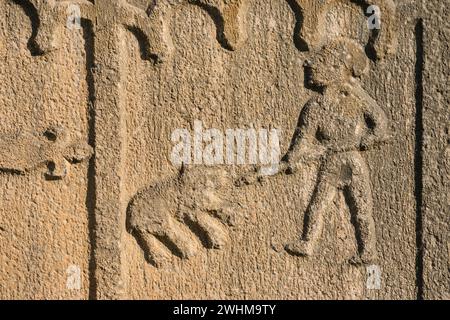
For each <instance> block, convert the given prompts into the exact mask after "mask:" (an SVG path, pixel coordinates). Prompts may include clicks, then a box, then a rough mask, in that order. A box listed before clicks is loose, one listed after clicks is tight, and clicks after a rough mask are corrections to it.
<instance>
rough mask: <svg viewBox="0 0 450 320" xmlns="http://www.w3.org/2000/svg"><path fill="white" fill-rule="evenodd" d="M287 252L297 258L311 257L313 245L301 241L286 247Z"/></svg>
mask: <svg viewBox="0 0 450 320" xmlns="http://www.w3.org/2000/svg"><path fill="white" fill-rule="evenodd" d="M285 249H286V251H287V252H288V253H289V254H292V255H295V256H304V257H309V256H311V255H312V254H313V245H312V243H311V242H308V241H303V240H299V241H296V242H292V243H289V244H287V245H286V246H285Z"/></svg>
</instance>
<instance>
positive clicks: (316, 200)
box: [283, 39, 389, 263]
mask: <svg viewBox="0 0 450 320" xmlns="http://www.w3.org/2000/svg"><path fill="white" fill-rule="evenodd" d="M367 66H368V61H367V57H366V55H365V53H364V51H363V50H362V48H360V46H359V45H358V44H357V43H355V42H354V41H352V40H346V39H340V40H336V41H334V42H333V43H331V44H329V45H328V46H326V47H325V48H324V49H323V50H322V51H320V53H318V54H317V55H316V56H315V58H314V59H313V61H309V62H307V63H306V65H305V67H306V70H307V71H308V72H307V73H308V74H310V82H311V84H312V85H315V86H317V87H320V88H321V89H322V90H323V91H322V92H323V93H322V94H321V95H320V96H318V97H317V98H313V99H312V100H311V101H309V102H308V103H307V105H306V106H305V107H304V109H303V110H302V112H301V115H300V119H299V123H298V127H297V129H296V132H295V134H294V138H293V142H292V145H291V148H290V150H289V151H288V153H287V155H286V156H285V158H284V160H285V162H284V164H283V165H284V166H285V167H287V168H288V170H289V171H291V172H294V171H295V170H296V169H297V168H298V166H301V164H302V163H305V162H306V161H311V160H318V161H319V162H320V169H319V174H318V178H317V185H316V188H315V190H314V193H313V196H312V199H311V202H310V204H309V206H308V209H307V213H306V218H305V224H304V232H303V236H302V239H301V240H299V241H296V242H294V243H291V244H288V245H287V246H286V250H287V251H288V252H290V253H291V254H295V255H304V256H309V255H312V254H313V252H314V249H315V247H316V246H317V242H318V239H319V237H320V235H321V232H322V229H323V225H324V220H325V219H324V218H326V211H327V210H328V207H329V205H330V204H331V203H332V201H333V199H334V197H335V196H336V193H337V191H338V190H342V191H343V192H344V195H345V198H346V203H347V205H348V206H349V208H350V211H351V213H352V216H353V218H354V219H353V220H354V224H355V229H356V238H357V241H358V248H359V250H358V251H359V252H358V255H357V256H355V257H354V258H353V259H352V260H351V261H352V262H354V263H369V262H371V261H372V260H373V259H374V258H375V256H376V248H375V246H376V238H375V223H374V220H373V217H372V210H373V203H372V201H373V200H372V190H371V185H370V181H369V168H368V166H367V163H366V160H365V159H364V158H363V156H362V155H361V151H364V150H366V149H368V148H370V147H371V146H373V145H374V144H375V143H380V142H383V141H386V140H387V139H388V137H389V133H388V120H387V117H386V115H385V113H384V111H383V110H382V109H381V108H380V107H379V106H378V104H377V103H376V101H375V100H374V99H372V98H371V97H370V96H369V95H368V94H367V93H366V92H365V91H364V89H363V88H362V87H361V86H360V84H359V82H358V80H357V77H359V76H361V75H362V74H363V73H364V72H365V71H366V69H367Z"/></svg>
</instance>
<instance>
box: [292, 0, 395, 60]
mask: <svg viewBox="0 0 450 320" xmlns="http://www.w3.org/2000/svg"><path fill="white" fill-rule="evenodd" d="M288 1H289V2H290V3H291V6H295V8H298V9H299V10H300V11H301V13H302V18H303V20H302V22H301V27H300V28H296V33H297V34H296V37H298V38H299V39H301V41H302V42H304V44H306V46H307V47H308V50H309V51H318V50H320V48H322V47H323V46H324V45H326V43H325V41H326V39H327V34H326V32H327V29H326V28H325V27H324V26H325V24H326V15H327V13H328V12H329V11H330V9H331V8H332V7H333V6H336V5H338V4H339V3H348V2H354V3H356V4H358V5H360V6H361V7H362V8H363V9H364V10H366V9H367V8H368V7H369V6H371V5H376V6H378V7H379V9H380V14H381V28H380V29H379V30H377V29H375V30H373V31H372V34H371V36H370V39H369V41H368V44H369V46H370V47H371V49H372V50H373V51H374V54H375V55H376V57H377V58H379V59H382V58H384V57H385V56H386V55H390V54H393V53H395V51H396V44H397V38H396V36H397V27H396V19H397V17H396V5H395V3H394V2H393V1H392V0H356V1H351V0H321V1H318V0H288Z"/></svg>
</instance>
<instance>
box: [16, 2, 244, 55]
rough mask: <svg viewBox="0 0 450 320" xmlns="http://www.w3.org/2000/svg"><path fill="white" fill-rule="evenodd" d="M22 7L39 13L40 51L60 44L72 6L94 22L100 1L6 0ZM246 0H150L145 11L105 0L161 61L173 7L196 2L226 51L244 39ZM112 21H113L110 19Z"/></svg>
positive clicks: (169, 41)
mask: <svg viewBox="0 0 450 320" xmlns="http://www.w3.org/2000/svg"><path fill="white" fill-rule="evenodd" d="M9 1H12V2H15V3H18V4H20V5H22V6H27V5H28V6H29V5H30V4H31V5H32V6H33V7H34V9H35V10H36V12H37V16H38V19H39V21H38V23H37V29H38V30H36V32H37V34H36V37H35V39H34V42H35V45H36V46H37V48H38V50H39V52H40V53H45V52H50V51H52V50H55V49H57V48H58V47H59V43H60V37H61V33H62V28H63V27H64V26H66V25H67V22H68V18H69V13H68V10H69V9H70V7H71V6H74V5H75V6H78V7H79V8H80V14H81V18H83V19H87V20H90V21H95V18H96V17H97V15H98V12H101V11H99V8H101V7H102V5H101V4H99V3H98V2H101V1H96V2H91V1H88V0H75V1H55V0H9ZM247 1H248V0H172V1H160V0H153V1H151V3H150V5H149V7H148V9H147V11H144V10H141V9H140V8H137V7H135V6H134V5H131V4H129V3H128V2H127V1H126V0H115V1H107V2H108V6H109V8H108V9H109V10H111V11H112V12H114V15H115V21H117V22H119V23H121V24H122V25H123V26H124V27H125V28H126V29H128V30H130V31H132V32H133V33H138V34H139V35H142V36H143V37H142V39H144V48H145V56H146V57H148V58H151V59H153V60H155V61H156V62H162V61H164V60H165V59H166V58H167V57H168V56H170V54H171V52H172V51H173V44H172V39H171V36H170V31H169V27H170V20H171V14H172V10H173V9H174V8H175V6H177V5H180V4H182V3H189V4H193V5H197V6H199V7H200V8H202V9H204V10H206V11H207V12H208V14H209V15H210V16H211V17H212V18H213V20H214V22H215V24H216V28H217V39H218V41H219V42H220V44H221V45H222V46H223V47H224V48H226V49H228V50H236V49H237V48H238V47H239V46H240V44H242V42H244V41H245V39H246V32H245V28H244V27H243V20H244V17H245V13H246V8H247ZM111 22H112V21H111Z"/></svg>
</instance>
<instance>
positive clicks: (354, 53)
mask: <svg viewBox="0 0 450 320" xmlns="http://www.w3.org/2000/svg"><path fill="white" fill-rule="evenodd" d="M368 66H369V61H368V58H367V56H366V54H365V52H364V50H363V49H362V47H361V46H360V45H359V44H358V43H357V42H355V41H353V40H350V39H338V40H335V41H333V42H331V43H329V44H328V45H326V46H325V47H324V48H323V49H322V50H321V51H320V52H318V53H317V54H316V55H315V56H314V57H313V59H312V60H311V61H307V62H306V64H305V68H307V69H308V71H309V72H310V77H311V79H309V80H310V81H311V82H312V83H311V84H314V85H317V86H324V87H326V86H328V85H330V84H331V83H333V82H341V81H348V80H350V79H351V78H352V77H356V78H358V77H360V76H362V75H363V74H364V73H365V72H366V71H367V68H368Z"/></svg>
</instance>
